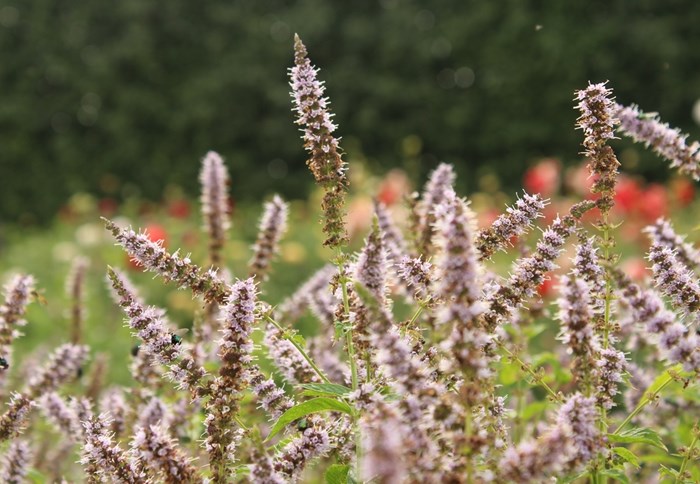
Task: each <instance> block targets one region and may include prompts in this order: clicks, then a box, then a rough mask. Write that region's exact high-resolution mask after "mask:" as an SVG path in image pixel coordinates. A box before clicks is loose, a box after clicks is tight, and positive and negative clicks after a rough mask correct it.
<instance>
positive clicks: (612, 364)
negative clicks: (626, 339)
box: [596, 348, 627, 410]
mask: <svg viewBox="0 0 700 484" xmlns="http://www.w3.org/2000/svg"><path fill="white" fill-rule="evenodd" d="M596 366H597V369H596V377H597V388H596V390H597V392H596V396H597V398H598V404H599V405H600V406H601V407H603V408H604V409H606V410H610V409H611V408H612V407H613V406H614V405H615V402H614V401H613V398H614V397H615V395H617V393H618V389H617V387H618V385H619V384H620V383H621V382H622V374H623V373H624V372H625V370H626V368H627V362H626V360H625V354H624V353H623V352H622V351H618V350H616V349H615V348H606V349H603V350H601V351H600V355H599V357H598V360H597V361H596Z"/></svg>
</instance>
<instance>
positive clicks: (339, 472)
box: [326, 464, 350, 484]
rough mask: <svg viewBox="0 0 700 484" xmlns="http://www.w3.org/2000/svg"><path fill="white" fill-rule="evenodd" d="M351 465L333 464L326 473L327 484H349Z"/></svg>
mask: <svg viewBox="0 0 700 484" xmlns="http://www.w3.org/2000/svg"><path fill="white" fill-rule="evenodd" d="M349 471H350V466H349V465H341V464H333V465H332V466H330V467H329V468H328V470H327V471H326V484H347V482H348V472H349Z"/></svg>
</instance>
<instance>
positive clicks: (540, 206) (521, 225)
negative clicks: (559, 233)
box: [476, 193, 548, 259]
mask: <svg viewBox="0 0 700 484" xmlns="http://www.w3.org/2000/svg"><path fill="white" fill-rule="evenodd" d="M547 202H548V201H547V200H544V199H543V198H542V197H541V196H540V195H539V194H535V195H530V194H528V193H523V196H522V198H518V201H516V202H515V204H514V205H513V206H512V207H508V208H507V209H506V213H504V214H502V215H500V216H499V217H498V218H497V219H496V220H495V221H494V222H493V224H491V227H489V228H488V229H485V230H482V231H481V232H479V235H478V236H477V238H476V246H477V250H478V251H479V258H480V259H489V258H490V257H491V256H492V255H493V254H494V253H495V252H496V251H498V250H503V249H505V247H506V246H507V245H508V244H510V243H511V239H512V238H513V237H520V236H521V235H523V234H524V233H526V232H527V231H528V229H530V227H531V226H532V222H534V221H535V220H536V219H537V218H539V217H542V210H544V207H545V206H546V205H547Z"/></svg>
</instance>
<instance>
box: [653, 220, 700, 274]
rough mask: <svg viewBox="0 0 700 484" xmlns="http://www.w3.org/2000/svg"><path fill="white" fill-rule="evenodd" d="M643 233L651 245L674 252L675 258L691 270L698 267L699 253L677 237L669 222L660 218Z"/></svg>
mask: <svg viewBox="0 0 700 484" xmlns="http://www.w3.org/2000/svg"><path fill="white" fill-rule="evenodd" d="M644 232H646V233H647V235H649V238H650V239H651V242H652V244H658V245H660V246H662V247H668V248H669V249H671V250H673V251H675V253H676V257H678V258H679V259H680V260H681V261H682V262H683V263H684V264H685V265H687V266H688V267H690V268H693V269H697V268H698V267H700V251H698V250H697V249H696V248H695V247H693V245H692V244H690V243H688V242H686V241H685V237H682V236H680V235H678V234H677V233H676V232H675V231H674V230H673V226H672V225H671V222H670V221H668V220H665V219H663V218H660V219H658V220H657V221H656V223H654V224H653V225H649V226H648V227H646V228H645V229H644Z"/></svg>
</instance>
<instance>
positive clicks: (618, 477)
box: [598, 469, 630, 483]
mask: <svg viewBox="0 0 700 484" xmlns="http://www.w3.org/2000/svg"><path fill="white" fill-rule="evenodd" d="M598 475H600V476H606V477H611V478H613V479H615V482H624V483H629V482H630V481H629V479H627V476H626V475H625V473H624V471H623V470H622V469H601V470H600V471H599V472H598Z"/></svg>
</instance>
